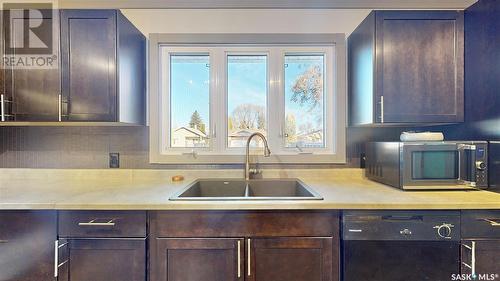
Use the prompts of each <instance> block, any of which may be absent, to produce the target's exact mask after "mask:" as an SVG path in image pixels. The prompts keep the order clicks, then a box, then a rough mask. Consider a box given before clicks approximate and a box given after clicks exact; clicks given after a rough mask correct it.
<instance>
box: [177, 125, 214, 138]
mask: <svg viewBox="0 0 500 281" xmlns="http://www.w3.org/2000/svg"><path fill="white" fill-rule="evenodd" d="M180 130H185V131H188V132H190V133H191V134H193V135H196V136H197V137H201V138H206V137H207V134H205V133H203V132H202V131H200V130H198V129H195V128H188V127H179V128H177V129H175V131H174V132H177V131H180Z"/></svg>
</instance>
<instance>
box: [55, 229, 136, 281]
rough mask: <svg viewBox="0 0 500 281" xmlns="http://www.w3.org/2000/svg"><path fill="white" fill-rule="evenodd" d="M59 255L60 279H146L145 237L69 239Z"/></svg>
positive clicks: (81, 280) (105, 280) (89, 280)
mask: <svg viewBox="0 0 500 281" xmlns="http://www.w3.org/2000/svg"><path fill="white" fill-rule="evenodd" d="M60 246H61V248H64V247H67V250H66V251H65V253H66V256H64V254H60V257H59V261H58V264H59V265H60V267H59V276H58V280H59V281H65V280H69V281H145V280H146V240H145V239H143V238H137V239H125V238H124V239H121V238H112V239H68V240H67V244H66V242H65V241H62V242H61V243H60Z"/></svg>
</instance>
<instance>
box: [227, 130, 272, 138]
mask: <svg viewBox="0 0 500 281" xmlns="http://www.w3.org/2000/svg"><path fill="white" fill-rule="evenodd" d="M253 133H262V134H264V135H266V133H265V132H263V131H261V130H255V129H241V130H238V131H234V132H232V133H231V134H229V137H232V138H243V137H244V138H248V137H249V136H250V135H251V134H253Z"/></svg>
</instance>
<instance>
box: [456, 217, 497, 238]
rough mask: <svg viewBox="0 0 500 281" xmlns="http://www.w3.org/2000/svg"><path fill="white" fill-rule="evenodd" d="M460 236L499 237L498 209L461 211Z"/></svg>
mask: <svg viewBox="0 0 500 281" xmlns="http://www.w3.org/2000/svg"><path fill="white" fill-rule="evenodd" d="M462 238H463V239H467V238H500V211H483V210H481V211H463V212H462Z"/></svg>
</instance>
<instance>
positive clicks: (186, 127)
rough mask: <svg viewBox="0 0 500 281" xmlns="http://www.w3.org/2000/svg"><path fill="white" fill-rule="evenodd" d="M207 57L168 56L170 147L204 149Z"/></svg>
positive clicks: (205, 136) (207, 120) (207, 73)
mask: <svg viewBox="0 0 500 281" xmlns="http://www.w3.org/2000/svg"><path fill="white" fill-rule="evenodd" d="M209 79H210V66H209V56H208V55H171V56H170V112H171V116H170V119H171V123H170V128H171V134H170V136H171V138H170V146H171V147H208V146H209V141H208V132H209V120H210V118H209V112H210V110H209V99H210V97H209Z"/></svg>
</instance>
